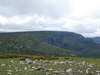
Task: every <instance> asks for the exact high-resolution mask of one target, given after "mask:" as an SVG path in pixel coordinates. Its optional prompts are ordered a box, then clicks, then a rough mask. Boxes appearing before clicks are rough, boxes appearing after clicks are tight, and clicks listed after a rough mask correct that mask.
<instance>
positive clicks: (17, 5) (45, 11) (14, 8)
mask: <svg viewBox="0 0 100 75" xmlns="http://www.w3.org/2000/svg"><path fill="white" fill-rule="evenodd" d="M54 1H55V2H54ZM0 10H1V12H0V14H5V15H10V16H11V14H12V15H23V14H25V15H33V14H39V15H45V16H51V17H60V16H64V15H65V14H66V13H68V0H0Z"/></svg>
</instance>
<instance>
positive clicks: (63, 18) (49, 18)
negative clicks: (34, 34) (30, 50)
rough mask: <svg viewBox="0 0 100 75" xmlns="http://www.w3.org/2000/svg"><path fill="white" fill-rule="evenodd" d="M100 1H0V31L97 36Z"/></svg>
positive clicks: (99, 30)
mask: <svg viewBox="0 0 100 75" xmlns="http://www.w3.org/2000/svg"><path fill="white" fill-rule="evenodd" d="M99 12H100V0H0V31H1V32H12V31H35V30H53V31H54V30H57V31H72V32H76V33H80V34H82V35H84V36H86V37H94V36H100V14H99Z"/></svg>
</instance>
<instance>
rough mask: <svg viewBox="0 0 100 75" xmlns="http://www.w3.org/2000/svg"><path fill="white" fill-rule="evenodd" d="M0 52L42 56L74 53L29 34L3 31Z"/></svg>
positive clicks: (0, 39) (0, 37) (0, 38)
mask: <svg viewBox="0 0 100 75" xmlns="http://www.w3.org/2000/svg"><path fill="white" fill-rule="evenodd" d="M0 53H1V54H7V53H8V54H9V53H10V54H11V53H12V54H27V55H43V56H71V55H74V53H72V52H71V51H69V50H67V49H62V48H58V47H55V46H51V45H48V44H47V43H44V42H40V41H39V40H38V39H36V38H35V37H34V36H33V35H31V34H24V33H21V34H20V33H4V34H0Z"/></svg>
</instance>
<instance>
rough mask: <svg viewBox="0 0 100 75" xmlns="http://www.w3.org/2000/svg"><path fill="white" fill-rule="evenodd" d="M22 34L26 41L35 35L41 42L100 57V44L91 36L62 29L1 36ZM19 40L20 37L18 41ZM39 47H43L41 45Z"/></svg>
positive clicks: (81, 54)
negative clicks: (61, 30) (90, 37)
mask: <svg viewBox="0 0 100 75" xmlns="http://www.w3.org/2000/svg"><path fill="white" fill-rule="evenodd" d="M21 35H23V37H22V39H23V40H24V39H25V37H27V39H26V40H25V41H27V40H28V39H29V38H32V37H34V38H37V39H38V40H39V41H40V42H41V43H42V42H45V43H48V44H49V45H50V46H56V47H59V48H63V49H65V50H66V49H68V50H71V51H72V52H76V53H77V54H78V55H79V56H82V57H100V45H98V44H96V43H95V42H94V41H93V40H91V39H89V38H85V37H83V36H82V35H80V34H76V33H73V32H60V31H33V32H16V33H4V34H0V38H1V39H2V38H3V39H4V38H5V39H6V38H10V37H16V36H21ZM24 35H27V36H24ZM16 39H17V37H16ZM19 40H20V39H18V41H19ZM19 42H20V41H19ZM34 44H35V43H34ZM19 45H20V44H19ZM42 47H45V45H42ZM39 48H40V49H41V47H40V46H39ZM51 49H52V48H51ZM48 53H49V52H48Z"/></svg>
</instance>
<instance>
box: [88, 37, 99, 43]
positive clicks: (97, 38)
mask: <svg viewBox="0 0 100 75" xmlns="http://www.w3.org/2000/svg"><path fill="white" fill-rule="evenodd" d="M90 39H92V40H93V41H94V42H95V43H97V44H100V37H94V38H90Z"/></svg>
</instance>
